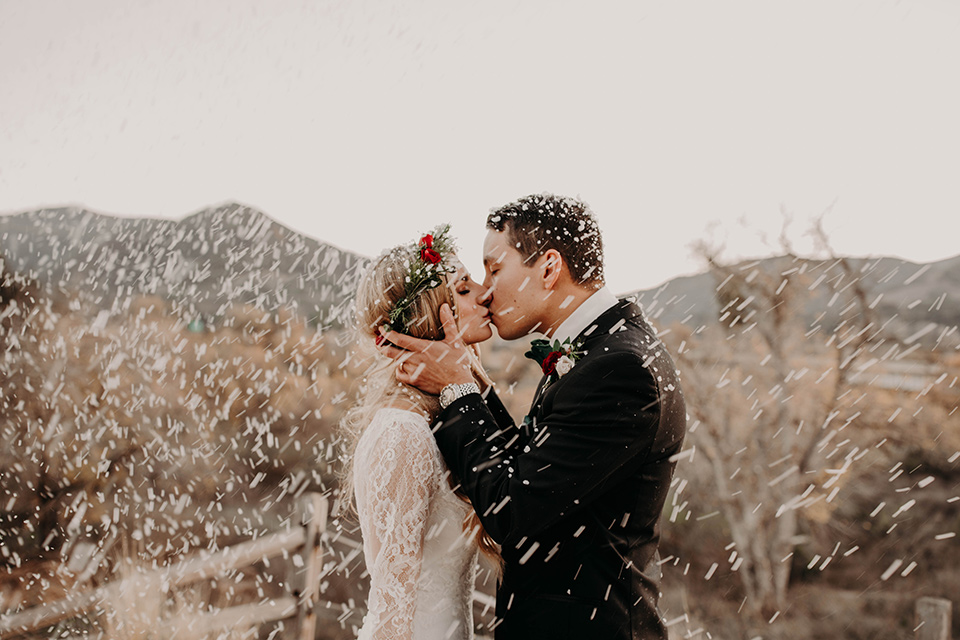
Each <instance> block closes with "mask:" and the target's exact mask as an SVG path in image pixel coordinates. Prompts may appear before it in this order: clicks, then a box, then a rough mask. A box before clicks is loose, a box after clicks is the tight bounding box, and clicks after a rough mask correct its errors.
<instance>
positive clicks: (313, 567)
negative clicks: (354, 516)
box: [292, 493, 327, 640]
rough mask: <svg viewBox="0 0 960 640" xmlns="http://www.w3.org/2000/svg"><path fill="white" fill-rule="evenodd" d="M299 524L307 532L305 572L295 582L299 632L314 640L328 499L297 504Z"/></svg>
mask: <svg viewBox="0 0 960 640" xmlns="http://www.w3.org/2000/svg"><path fill="white" fill-rule="evenodd" d="M296 517H297V520H296V521H295V522H298V523H299V524H301V525H302V526H303V527H304V529H305V534H306V535H305V536H304V539H303V547H301V549H300V557H301V558H302V559H303V569H302V570H301V571H300V573H299V577H298V578H295V579H294V580H293V581H292V582H293V584H294V585H296V587H297V589H296V590H295V591H294V595H296V596H297V597H298V600H299V602H298V606H297V609H298V611H297V629H298V634H299V636H298V637H299V640H313V639H314V636H315V635H316V630H317V615H316V613H315V612H314V608H315V607H316V604H317V596H318V594H319V591H320V585H319V582H320V571H321V569H322V567H323V548H322V547H321V546H320V536H321V535H322V534H323V532H324V531H325V530H326V528H327V499H326V498H325V497H323V496H322V495H321V494H319V493H308V494H305V495H304V496H303V497H302V498H301V499H300V502H298V503H297V516H296Z"/></svg>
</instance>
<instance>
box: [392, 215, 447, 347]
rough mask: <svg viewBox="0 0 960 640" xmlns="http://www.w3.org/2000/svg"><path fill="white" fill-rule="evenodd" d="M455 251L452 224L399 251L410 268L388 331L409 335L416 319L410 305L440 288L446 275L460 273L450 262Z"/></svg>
mask: <svg viewBox="0 0 960 640" xmlns="http://www.w3.org/2000/svg"><path fill="white" fill-rule="evenodd" d="M456 250H457V247H456V245H455V244H454V242H453V239H452V238H451V237H450V225H449V224H442V225H440V226H438V227H436V228H435V229H434V230H433V232H432V233H428V234H427V235H425V236H423V237H422V238H420V240H419V241H418V242H417V244H415V245H412V246H411V245H406V246H403V247H401V248H399V249H398V251H400V252H402V253H407V254H409V258H408V262H407V263H408V264H409V267H410V268H409V271H408V272H407V275H406V276H405V277H404V279H403V297H401V298H400V299H399V300H397V304H396V305H394V307H393V309H391V310H390V314H389V317H388V319H387V325H386V327H385V328H386V329H389V330H391V331H396V332H397V333H407V332H408V327H409V326H410V323H411V322H413V320H414V319H413V318H411V317H410V306H411V305H412V304H413V301H414V300H416V299H417V297H418V296H419V295H420V294H421V293H423V292H424V291H428V290H430V289H433V288H435V287H437V286H439V285H440V284H441V283H442V282H443V274H445V273H454V272H455V271H456V270H457V268H456V267H455V266H453V265H452V264H451V263H450V261H449V258H450V256H452V255H453V254H454V253H456ZM378 342H379V341H378Z"/></svg>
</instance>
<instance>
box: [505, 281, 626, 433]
mask: <svg viewBox="0 0 960 640" xmlns="http://www.w3.org/2000/svg"><path fill="white" fill-rule="evenodd" d="M637 317H640V318H642V317H643V311H642V310H641V309H640V307H639V306H638V305H637V304H636V303H634V302H633V301H632V300H629V299H624V300H620V301H619V302H618V303H617V304H615V305H614V306H612V307H610V308H609V309H607V310H606V311H604V312H603V313H602V314H600V317H598V318H597V319H596V320H594V321H593V322H591V323H590V325H589V326H588V327H587V328H586V329H584V330H583V331H581V332H580V334H579V335H578V336H577V337H576V339H575V340H574V341H573V342H574V344H576V343H578V342H579V343H580V344H582V345H583V347H582V348H583V349H584V357H587V356H589V353H590V349H589V345H590V342H592V341H593V339H594V338H598V337H600V336H603V335H605V334H607V333H613V332H614V331H618V330H619V329H620V327H622V326H623V325H624V324H626V323H627V322H628V321H630V320H633V319H634V318H637ZM549 384H550V376H546V375H545V376H543V377H541V378H540V383H539V384H538V385H537V391H536V393H534V394H533V401H532V402H531V403H530V410H529V411H528V412H527V415H528V416H529V417H530V418H531V419H536V417H537V416H538V414H539V413H540V406H541V401H542V400H543V395H544V393H545V392H546V389H547V386H548V385H549ZM524 430H525V432H526V431H529V427H526V426H525V428H524ZM526 435H530V434H529V433H526Z"/></svg>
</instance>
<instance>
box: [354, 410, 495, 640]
mask: <svg viewBox="0 0 960 640" xmlns="http://www.w3.org/2000/svg"><path fill="white" fill-rule="evenodd" d="M446 471H447V469H446V465H445V464H444V463H443V459H442V458H441V457H440V451H439V450H438V449H437V445H436V442H435V441H434V439H433V434H432V433H431V432H430V424H429V423H428V422H427V420H426V418H425V417H424V416H422V415H420V414H418V413H413V412H411V411H406V410H403V409H393V408H385V409H380V410H379V411H378V412H377V413H376V414H375V416H374V418H373V420H372V422H371V423H370V425H369V426H368V427H367V429H366V430H365V431H364V433H363V435H362V436H361V438H360V442H359V443H358V444H357V452H356V458H355V463H354V483H355V487H356V498H357V510H358V512H359V515H360V528H361V532H362V534H363V552H364V556H365V558H366V563H367V571H368V572H369V573H370V596H369V598H368V601H367V615H366V616H365V617H364V619H363V628H362V629H361V630H360V635H359V640H381V639H391V640H393V639H398V640H447V639H451V640H467V639H470V638H473V609H472V605H471V594H472V591H473V581H474V572H475V567H476V561H477V547H476V544H475V542H474V540H473V537H472V536H470V535H467V534H465V533H464V531H463V521H464V518H465V517H466V516H467V515H468V514H469V509H470V506H469V505H468V504H467V503H465V502H464V501H463V500H460V499H459V498H458V497H457V496H456V495H454V493H453V491H452V490H451V488H450V485H449V483H448V481H447V478H446Z"/></svg>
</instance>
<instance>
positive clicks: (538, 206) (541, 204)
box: [487, 193, 604, 289]
mask: <svg viewBox="0 0 960 640" xmlns="http://www.w3.org/2000/svg"><path fill="white" fill-rule="evenodd" d="M487 228H488V229H493V230H494V231H503V232H506V234H507V238H509V239H510V242H511V243H512V244H513V245H514V246H515V247H516V248H517V250H518V251H519V252H520V255H522V256H523V259H524V261H525V262H527V263H529V262H532V261H534V260H536V259H537V258H539V257H540V256H542V255H543V254H544V253H545V252H546V251H547V250H549V249H556V250H557V252H559V253H560V255H561V256H562V257H563V261H564V262H565V263H566V265H567V268H568V269H569V270H570V275H571V276H573V279H574V282H576V283H577V284H579V285H580V286H582V287H585V288H590V289H599V288H600V287H602V286H603V284H604V281H603V238H601V237H600V227H599V225H597V220H596V218H595V217H594V215H593V212H592V211H590V207H589V206H588V205H587V203H585V202H583V201H581V200H577V199H575V198H564V197H562V196H556V195H553V194H552V193H542V194H540V195H530V196H526V197H525V198H520V199H519V200H517V201H516V202H511V203H510V204H505V205H503V206H502V207H500V208H498V209H494V210H493V211H491V212H490V215H489V216H487Z"/></svg>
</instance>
